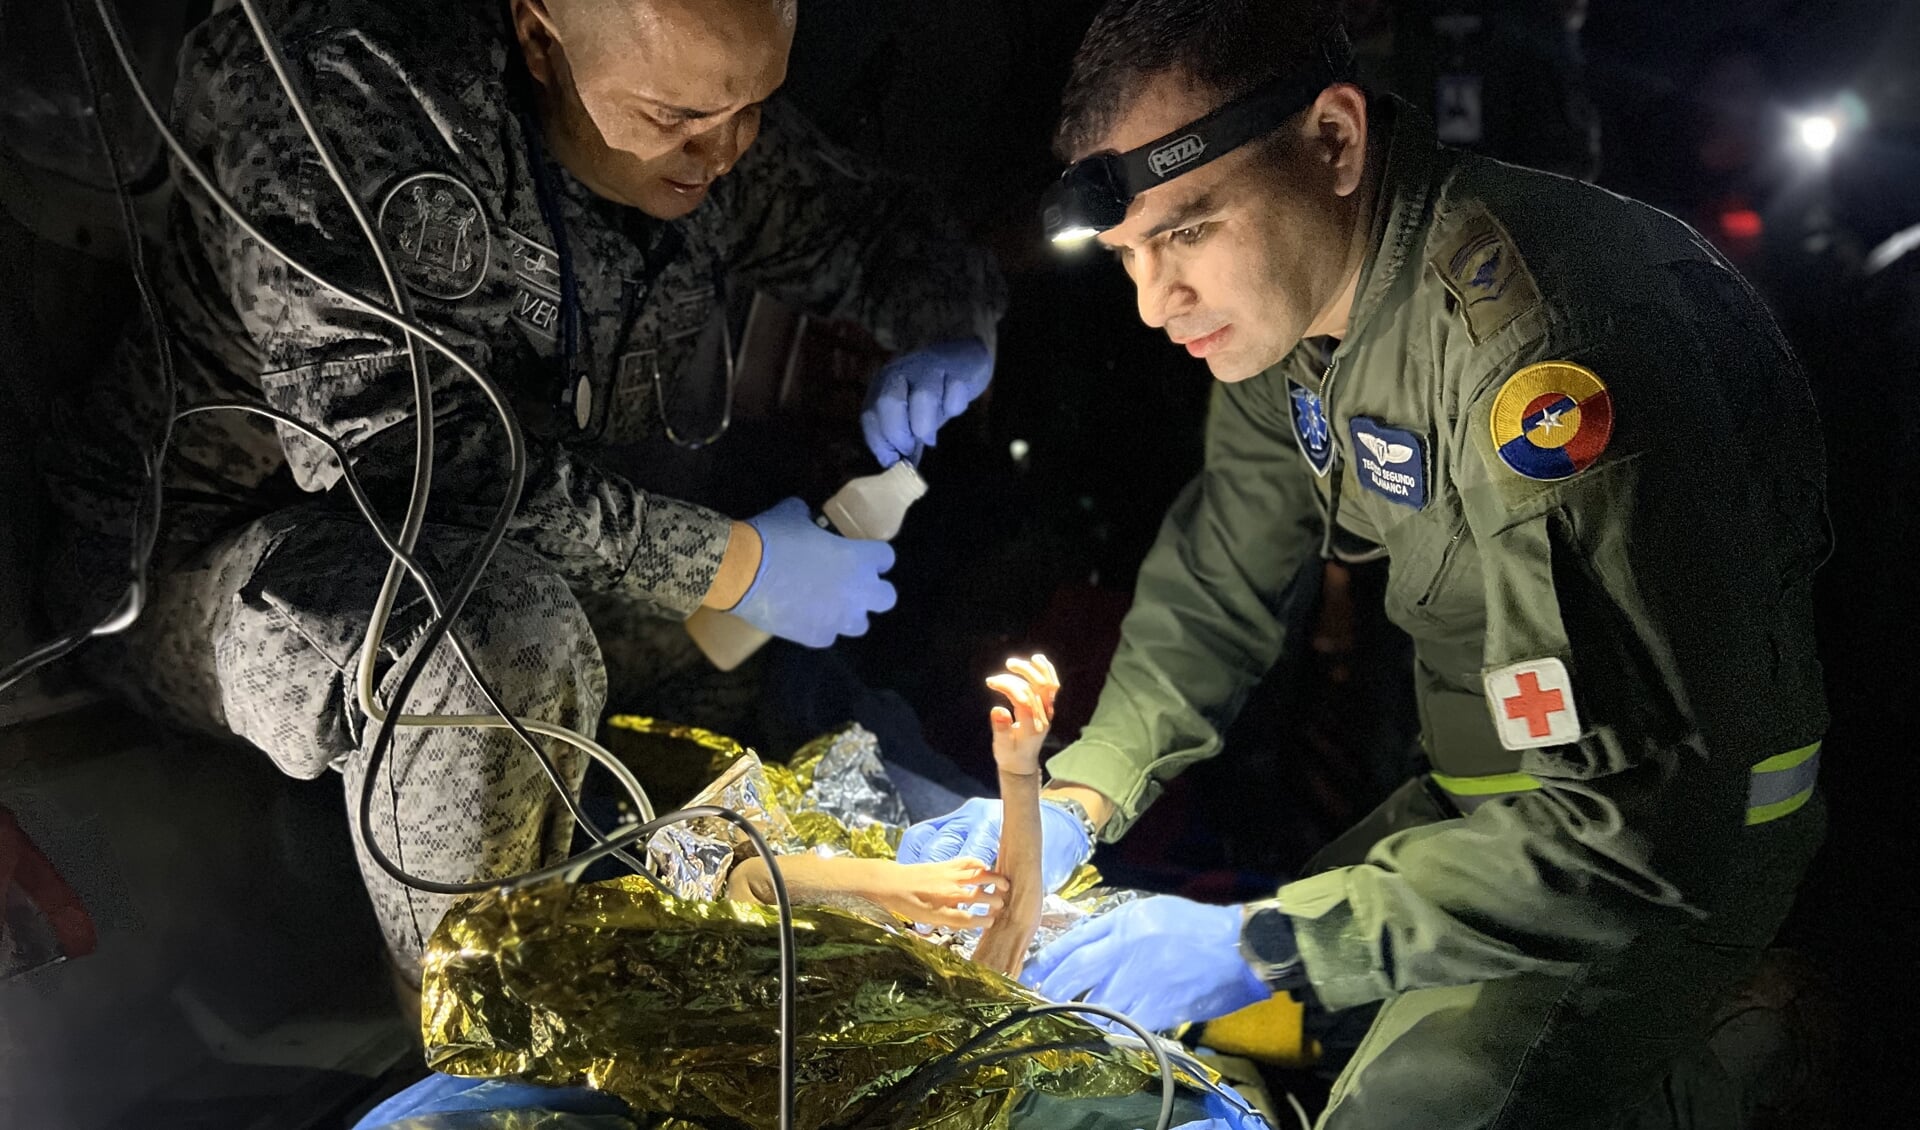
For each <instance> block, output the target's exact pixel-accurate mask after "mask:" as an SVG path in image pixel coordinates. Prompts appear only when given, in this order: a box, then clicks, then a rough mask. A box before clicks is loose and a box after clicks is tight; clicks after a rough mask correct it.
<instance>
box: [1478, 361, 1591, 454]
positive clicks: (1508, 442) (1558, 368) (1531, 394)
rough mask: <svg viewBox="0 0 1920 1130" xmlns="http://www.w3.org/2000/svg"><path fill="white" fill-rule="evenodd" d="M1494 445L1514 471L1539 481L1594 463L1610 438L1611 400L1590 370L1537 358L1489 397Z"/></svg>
mask: <svg viewBox="0 0 1920 1130" xmlns="http://www.w3.org/2000/svg"><path fill="white" fill-rule="evenodd" d="M1490 423H1491V425H1492V429H1493V447H1494V450H1495V451H1498V452H1499V453H1500V460H1501V462H1503V463H1505V464H1506V465H1507V466H1508V467H1511V468H1512V469H1513V470H1514V471H1515V472H1516V473H1518V474H1520V475H1523V476H1525V477H1526V478H1529V479H1537V480H1539V481H1541V482H1553V481H1554V480H1556V479H1568V478H1572V477H1573V476H1574V475H1577V474H1579V473H1580V472H1581V471H1584V470H1586V469H1587V468H1588V467H1590V466H1592V465H1593V461H1594V460H1595V459H1598V458H1600V453H1601V452H1603V451H1605V450H1606V449H1607V440H1608V439H1610V438H1611V437H1612V436H1613V398H1612V396H1610V395H1609V394H1608V392H1607V386H1606V385H1605V384H1603V383H1602V382H1601V380H1600V378H1599V377H1598V376H1595V375H1594V373H1593V370H1591V369H1587V368H1584V367H1582V366H1579V365H1576V364H1574V363H1573V362H1571V361H1542V362H1540V363H1539V364H1537V365H1528V366H1527V367H1526V368H1524V369H1522V370H1520V371H1519V372H1517V373H1515V374H1514V375H1512V376H1511V377H1508V378H1507V383H1506V384H1505V385H1503V386H1501V388H1500V393H1499V395H1497V396H1495V397H1494V400H1493V415H1492V417H1491V420H1490Z"/></svg>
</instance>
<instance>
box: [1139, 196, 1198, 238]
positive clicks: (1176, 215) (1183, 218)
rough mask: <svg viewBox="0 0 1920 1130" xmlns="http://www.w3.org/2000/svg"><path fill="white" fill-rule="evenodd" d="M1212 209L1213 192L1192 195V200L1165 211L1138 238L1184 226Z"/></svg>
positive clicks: (1152, 236)
mask: <svg viewBox="0 0 1920 1130" xmlns="http://www.w3.org/2000/svg"><path fill="white" fill-rule="evenodd" d="M1213 209H1214V202H1213V193H1211V192H1203V193H1201V194H1200V195H1199V196H1196V197H1194V198H1193V199H1192V200H1189V201H1187V202H1186V203H1185V204H1182V205H1180V206H1179V207H1177V208H1175V209H1174V210H1173V211H1171V212H1169V213H1167V215H1166V216H1164V217H1162V218H1161V220H1160V222H1159V223H1157V224H1155V225H1153V226H1152V227H1151V228H1148V229H1147V233H1146V234H1145V235H1143V236H1141V237H1140V238H1141V240H1142V241H1145V240H1149V239H1152V238H1154V237H1155V236H1157V235H1162V234H1164V233H1166V232H1170V231H1176V230H1178V229H1180V228H1184V227H1186V226H1188V225H1189V224H1191V223H1193V221H1195V220H1197V219H1199V218H1200V217H1201V216H1204V215H1206V214H1207V213H1209V212H1211V211H1213Z"/></svg>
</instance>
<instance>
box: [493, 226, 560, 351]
mask: <svg viewBox="0 0 1920 1130" xmlns="http://www.w3.org/2000/svg"><path fill="white" fill-rule="evenodd" d="M506 233H507V253H508V255H509V256H511V257H512V259H513V282H514V293H513V310H512V313H513V320H514V321H516V322H518V323H520V325H521V327H522V328H524V329H525V330H527V332H529V333H531V334H534V335H535V336H537V337H540V338H544V339H545V340H547V341H555V340H557V339H558V337H559V330H560V257H559V256H558V255H556V254H555V253H554V252H553V251H552V250H550V249H548V248H546V247H543V246H541V245H540V244H538V243H535V242H534V241H533V240H531V239H528V238H527V237H526V236H524V235H521V234H520V233H519V232H517V231H514V230H513V229H512V228H507V229H506Z"/></svg>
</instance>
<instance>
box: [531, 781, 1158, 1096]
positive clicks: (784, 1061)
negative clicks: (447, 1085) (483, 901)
mask: <svg viewBox="0 0 1920 1130" xmlns="http://www.w3.org/2000/svg"><path fill="white" fill-rule="evenodd" d="M707 817H717V818H719V819H721V820H725V821H727V822H728V823H730V824H733V825H734V826H735V827H737V828H739V829H740V830H741V831H742V832H745V833H746V835H747V839H749V840H751V841H752V842H753V847H754V850H755V851H758V852H759V853H760V858H761V859H763V860H765V861H766V864H767V875H768V877H769V878H770V879H772V881H773V904H774V911H775V913H776V914H777V915H778V916H779V934H780V1032H779V1042H780V1130H792V1127H793V1087H794V1046H795V1043H796V1039H797V1035H798V1029H797V1028H796V1027H795V1022H794V1017H795V1014H796V1009H795V999H794V998H795V997H796V996H797V995H798V988H799V986H798V977H797V975H796V973H795V970H794V948H795V942H794V935H793V903H792V902H791V901H790V900H789V899H788V897H787V880H786V877H785V876H783V875H782V874H781V873H780V864H779V862H778V860H777V859H776V857H775V856H774V854H773V849H772V847H771V846H769V845H768V843H767V838H766V837H765V836H764V835H762V834H761V833H760V829H758V828H755V827H754V826H753V821H751V820H748V819H747V818H746V817H745V816H742V815H740V814H739V813H738V812H735V811H733V810H732V809H730V808H720V807H718V806H716V805H710V804H703V805H696V806H694V807H692V808H683V809H681V810H680V811H678V812H669V813H667V814H666V815H665V816H662V817H659V818H657V819H654V820H649V821H647V822H646V823H644V824H638V825H635V826H634V827H631V828H628V829H626V830H624V831H622V832H621V833H620V834H619V835H616V836H614V837H613V838H612V839H610V840H608V841H607V842H606V843H604V844H600V845H598V846H596V847H592V848H588V849H587V850H586V851H583V852H581V853H580V854H579V855H576V856H574V857H573V858H572V859H570V860H568V861H566V862H565V863H561V864H556V865H554V866H553V867H548V868H545V869H543V870H542V871H536V872H531V873H529V874H527V875H524V876H521V877H520V878H518V879H514V880H512V881H511V882H510V883H508V884H506V885H507V886H508V887H521V886H528V885H531V884H533V883H536V882H540V881H542V880H544V879H549V878H561V877H563V876H564V875H565V874H566V873H567V872H568V871H571V870H574V869H576V868H578V869H580V870H585V869H586V868H587V867H589V866H591V865H592V864H594V863H597V862H598V861H600V860H601V859H604V858H606V857H607V856H609V855H611V854H613V853H614V852H617V851H619V850H620V849H621V848H623V847H625V846H626V845H627V844H629V843H632V842H634V841H636V840H638V839H640V838H641V837H643V836H650V835H652V834H653V833H655V832H657V831H659V830H660V829H662V828H665V827H667V826H669V825H672V824H679V823H684V822H686V821H689V820H697V819H702V818H707ZM1168 1078H1169V1079H1170V1078H1172V1076H1171V1075H1169V1076H1168Z"/></svg>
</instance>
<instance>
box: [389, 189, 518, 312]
mask: <svg viewBox="0 0 1920 1130" xmlns="http://www.w3.org/2000/svg"><path fill="white" fill-rule="evenodd" d="M379 226H380V234H381V235H383V236H385V237H386V240H387V244H388V245H389V246H390V247H392V248H393V251H394V259H395V265H396V266H397V267H399V269H400V276H401V277H402V278H404V279H405V280H406V282H407V286H408V288H409V289H411V290H413V291H415V292H416V293H419V294H422V295H425V296H426V297H428V298H438V299H441V300H442V301H447V302H452V301H456V300H458V299H462V298H466V297H468V296H469V295H471V294H472V293H473V292H474V291H476V290H479V289H480V284H481V283H482V282H484V281H485V280H486V277H487V266H488V264H489V263H490V262H491V261H492V258H493V240H492V235H491V232H490V229H489V228H488V227H487V214H486V211H485V210H484V209H483V208H481V207H480V198H479V197H478V196H476V195H474V191H473V189H471V188H468V187H467V186H466V185H465V184H464V183H462V182H461V181H458V180H456V179H454V178H453V177H450V176H448V175H446V174H445V173H414V174H413V175H412V176H409V177H404V178H402V179H401V181H400V182H399V183H398V184H396V185H394V186H393V188H391V189H390V190H388V192H387V196H386V199H384V200H382V201H381V202H380V217H379Z"/></svg>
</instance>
